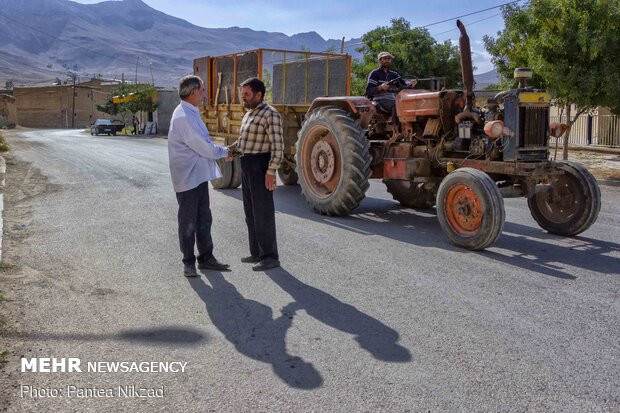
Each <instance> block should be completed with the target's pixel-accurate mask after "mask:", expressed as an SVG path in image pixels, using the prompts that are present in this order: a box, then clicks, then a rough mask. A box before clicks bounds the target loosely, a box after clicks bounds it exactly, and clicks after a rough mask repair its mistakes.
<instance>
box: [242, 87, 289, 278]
mask: <svg viewBox="0 0 620 413" xmlns="http://www.w3.org/2000/svg"><path fill="white" fill-rule="evenodd" d="M241 88H242V93H241V100H242V101H243V105H244V106H245V108H246V109H248V112H246V114H245V116H244V117H243V120H242V122H241V134H240V135H241V136H240V137H239V139H238V140H237V141H236V142H235V143H233V144H232V145H231V149H232V150H233V152H239V153H241V185H242V190H243V209H244V211H245V222H246V224H247V226H248V236H249V242H250V256H249V257H245V258H242V259H241V262H246V263H256V264H257V265H255V266H254V267H252V269H253V270H254V271H265V270H268V269H271V268H276V267H279V266H280V261H279V256H278V244H277V241H276V217H275V207H274V204H273V190H274V189H275V188H276V171H277V170H278V168H279V167H280V164H281V163H282V159H283V156H284V138H283V136H282V120H281V118H280V114H279V113H278V111H277V110H276V109H275V108H273V107H272V106H270V105H268V104H266V103H265V102H263V98H264V97H265V84H264V83H263V82H262V81H261V80H259V79H257V78H250V79H248V80H246V81H244V82H243V83H242V84H241Z"/></svg>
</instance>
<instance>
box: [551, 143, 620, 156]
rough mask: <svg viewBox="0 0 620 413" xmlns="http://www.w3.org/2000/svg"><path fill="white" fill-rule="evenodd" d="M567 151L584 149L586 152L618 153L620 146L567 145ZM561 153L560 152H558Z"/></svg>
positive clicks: (619, 152) (619, 153)
mask: <svg viewBox="0 0 620 413" xmlns="http://www.w3.org/2000/svg"><path fill="white" fill-rule="evenodd" d="M568 150H569V151H571V150H572V151H586V152H598V153H609V154H615V155H620V148H613V147H611V146H595V145H568ZM560 153H561V152H560Z"/></svg>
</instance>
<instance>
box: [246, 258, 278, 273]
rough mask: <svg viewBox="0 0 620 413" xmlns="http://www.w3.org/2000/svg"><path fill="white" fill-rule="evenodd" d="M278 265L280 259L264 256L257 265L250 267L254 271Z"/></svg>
mask: <svg viewBox="0 0 620 413" xmlns="http://www.w3.org/2000/svg"><path fill="white" fill-rule="evenodd" d="M279 266H280V261H278V260H276V259H273V258H265V259H264V260H262V261H261V262H260V263H259V264H258V265H255V266H253V267H252V269H253V270H254V271H266V270H270V269H272V268H277V267H279Z"/></svg>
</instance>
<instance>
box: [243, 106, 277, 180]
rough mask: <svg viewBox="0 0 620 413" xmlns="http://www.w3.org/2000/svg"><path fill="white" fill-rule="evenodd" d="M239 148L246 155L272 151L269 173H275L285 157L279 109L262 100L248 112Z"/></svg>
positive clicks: (244, 120) (244, 117)
mask: <svg viewBox="0 0 620 413" xmlns="http://www.w3.org/2000/svg"><path fill="white" fill-rule="evenodd" d="M237 148H238V149H239V150H240V151H241V153H242V154H244V155H247V154H253V153H263V152H271V158H270V159H269V170H268V171H267V173H269V174H271V175H275V173H276V171H277V170H278V168H280V164H281V163H282V158H283V157H284V138H283V136H282V119H281V118H280V114H279V113H278V111H277V110H276V109H275V108H274V107H272V106H269V105H268V104H266V103H265V102H261V103H259V104H258V106H257V107H255V108H254V109H252V110H250V111H248V112H246V114H245V115H244V116H243V120H242V121H241V136H240V137H239V140H238V141H237Z"/></svg>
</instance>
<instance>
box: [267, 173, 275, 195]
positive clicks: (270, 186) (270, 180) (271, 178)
mask: <svg viewBox="0 0 620 413" xmlns="http://www.w3.org/2000/svg"><path fill="white" fill-rule="evenodd" d="M265 187H266V188H267V190H268V191H273V190H274V189H276V176H275V175H269V174H268V173H266V174H265Z"/></svg>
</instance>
